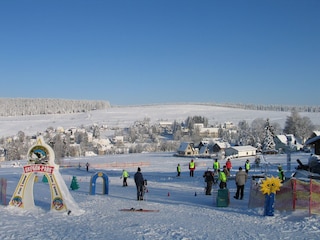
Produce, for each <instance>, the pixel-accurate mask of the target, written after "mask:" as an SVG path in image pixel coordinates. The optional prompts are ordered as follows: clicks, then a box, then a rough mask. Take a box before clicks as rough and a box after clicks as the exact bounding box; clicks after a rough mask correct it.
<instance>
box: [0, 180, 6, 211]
mask: <svg viewBox="0 0 320 240" xmlns="http://www.w3.org/2000/svg"><path fill="white" fill-rule="evenodd" d="M6 195H7V179H5V178H1V181H0V202H1V204H2V205H7V199H6Z"/></svg>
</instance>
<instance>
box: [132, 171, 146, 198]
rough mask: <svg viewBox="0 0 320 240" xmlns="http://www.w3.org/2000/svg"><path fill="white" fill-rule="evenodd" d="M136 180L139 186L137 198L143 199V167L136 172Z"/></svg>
mask: <svg viewBox="0 0 320 240" xmlns="http://www.w3.org/2000/svg"><path fill="white" fill-rule="evenodd" d="M134 182H135V183H136V187H137V200H138V201H139V200H143V195H144V178H143V175H142V173H141V168H140V167H138V170H137V172H136V173H135V174H134Z"/></svg>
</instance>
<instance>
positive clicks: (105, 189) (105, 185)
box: [90, 172, 109, 195]
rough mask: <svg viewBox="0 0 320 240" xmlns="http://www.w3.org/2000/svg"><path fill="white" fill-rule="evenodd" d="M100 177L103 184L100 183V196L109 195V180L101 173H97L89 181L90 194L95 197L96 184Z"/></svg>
mask: <svg viewBox="0 0 320 240" xmlns="http://www.w3.org/2000/svg"><path fill="white" fill-rule="evenodd" d="M98 177H102V179H103V183H102V194H109V178H108V176H107V175H106V174H105V173H103V172H97V173H95V174H94V175H93V176H92V177H91V180H90V194H91V195H95V194H96V185H97V184H96V182H97V178H98Z"/></svg>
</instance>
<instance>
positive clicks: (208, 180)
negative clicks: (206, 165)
mask: <svg viewBox="0 0 320 240" xmlns="http://www.w3.org/2000/svg"><path fill="white" fill-rule="evenodd" d="M203 177H204V181H205V182H206V183H207V187H206V195H211V190H212V184H213V181H214V173H213V172H212V171H209V169H208V170H207V171H206V172H205V173H204V174H203Z"/></svg>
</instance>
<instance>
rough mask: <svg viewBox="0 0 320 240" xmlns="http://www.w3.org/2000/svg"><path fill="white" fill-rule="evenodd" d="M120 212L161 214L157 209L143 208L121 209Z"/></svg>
mask: <svg viewBox="0 0 320 240" xmlns="http://www.w3.org/2000/svg"><path fill="white" fill-rule="evenodd" d="M119 211H124V212H159V210H157V209H143V208H123V209H120V210H119Z"/></svg>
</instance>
